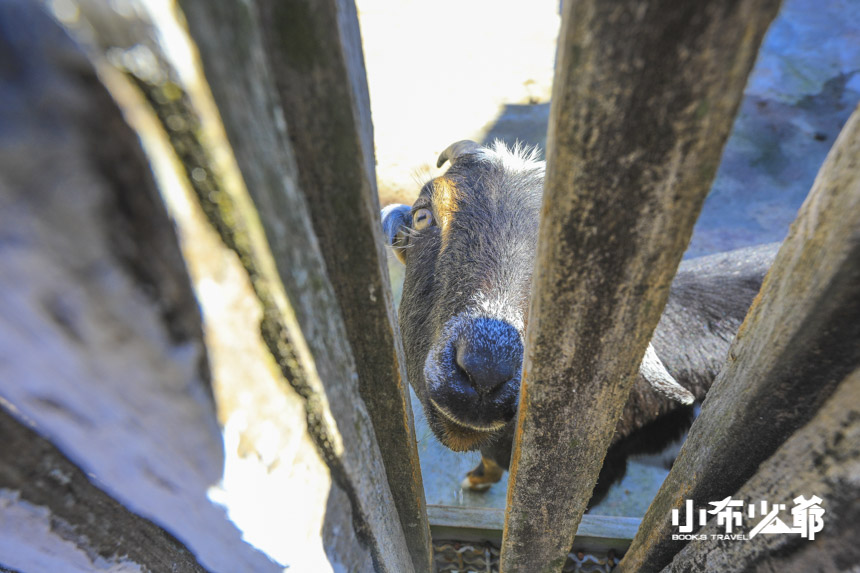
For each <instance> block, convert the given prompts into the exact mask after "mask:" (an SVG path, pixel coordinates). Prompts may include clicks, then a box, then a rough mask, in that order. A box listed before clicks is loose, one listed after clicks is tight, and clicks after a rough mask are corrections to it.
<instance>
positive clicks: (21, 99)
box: [0, 0, 279, 572]
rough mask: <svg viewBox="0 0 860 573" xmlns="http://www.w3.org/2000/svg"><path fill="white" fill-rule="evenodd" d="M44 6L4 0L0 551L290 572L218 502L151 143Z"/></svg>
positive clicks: (197, 343) (12, 555)
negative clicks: (60, 550) (60, 549)
mask: <svg viewBox="0 0 860 573" xmlns="http://www.w3.org/2000/svg"><path fill="white" fill-rule="evenodd" d="M43 6H45V5H43V4H42V3H38V2H30V1H27V0H9V1H7V2H3V3H0V30H3V32H2V33H0V36H2V40H0V61H2V62H3V64H2V65H0V125H2V126H3V128H2V129H0V212H2V213H3V224H2V230H0V236H2V238H0V269H2V271H0V293H2V295H0V403H2V404H3V408H4V409H5V410H4V413H3V414H2V416H3V429H2V432H3V437H2V439H0V442H2V444H3V445H2V448H0V449H2V453H0V458H2V459H0V467H2V470H0V472H2V476H3V477H2V478H0V480H2V482H3V483H2V485H0V488H2V490H3V495H2V496H0V497H2V500H0V505H2V506H3V509H2V511H0V514H2V517H0V521H2V522H3V528H2V529H3V531H0V538H2V539H3V540H4V541H5V542H6V543H9V542H10V541H9V540H11V539H16V540H18V543H16V544H15V546H14V547H12V548H10V547H9V546H8V545H6V546H4V547H3V548H2V549H0V560H2V562H3V564H4V565H6V566H9V567H13V568H15V569H19V570H21V571H36V570H40V571H41V570H44V571H66V570H69V571H71V570H88V569H92V568H99V567H100V566H97V565H98V561H99V559H105V560H108V559H110V560H111V561H113V560H114V557H118V558H119V557H121V556H122V555H124V554H127V555H129V556H132V555H133V556H134V559H135V560H137V561H138V562H141V563H144V562H148V563H154V564H156V565H154V566H152V567H147V569H152V570H167V571H169V570H172V569H171V567H170V566H169V565H168V564H166V563H165V560H166V559H169V558H170V557H171V556H172V557H175V558H176V559H177V560H178V561H177V563H178V564H180V565H181V566H182V567H184V569H182V570H201V569H207V570H211V571H255V572H267V571H276V570H279V568H278V567H277V566H275V564H273V563H272V562H270V561H269V560H268V559H267V558H266V557H265V556H264V555H262V554H261V553H259V552H257V551H256V550H255V549H253V548H252V547H251V546H250V545H248V544H247V543H245V542H244V541H242V539H241V534H240V532H239V531H238V530H237V529H236V527H235V526H234V525H233V524H232V523H231V522H230V521H229V520H227V519H226V517H225V514H224V511H223V508H221V507H218V506H216V505H215V504H213V503H212V502H211V501H210V500H209V499H208V498H207V492H208V490H209V488H210V486H212V485H213V484H215V483H217V482H218V480H219V479H220V478H221V475H222V469H223V464H224V457H223V443H222V441H221V434H220V430H219V428H218V424H217V420H216V415H215V408H214V404H213V399H212V392H211V387H210V380H209V368H208V362H207V358H206V351H205V348H204V343H203V333H202V327H201V320H200V313H199V310H198V306H197V302H196V300H195V298H194V294H193V291H192V288H191V284H190V281H189V278H188V271H187V268H186V266H185V264H184V261H183V258H182V255H181V252H180V248H179V245H178V241H177V236H176V232H175V228H174V225H173V222H172V221H171V219H170V218H169V217H168V214H167V211H166V209H165V206H164V203H163V201H162V199H161V196H160V194H159V191H158V188H157V187H156V185H155V182H154V181H153V177H152V173H151V171H150V165H149V162H148V161H147V157H146V156H145V155H144V154H143V152H142V150H141V147H140V141H139V140H138V137H137V135H136V134H135V132H134V131H133V130H132V129H130V128H129V126H128V125H127V124H126V122H125V121H124V118H123V115H122V114H121V112H120V110H119V109H118V108H117V106H116V104H115V103H114V101H113V100H112V98H111V96H110V94H109V93H108V91H107V90H106V89H105V87H104V86H103V85H102V83H101V82H100V81H99V77H98V76H97V74H96V72H95V70H94V69H93V66H92V65H91V63H90V61H89V60H88V59H87V57H86V56H85V55H84V54H83V52H82V50H81V49H80V47H79V46H78V45H76V44H75V43H74V42H73V41H72V40H71V39H70V38H69V37H68V36H67V35H66V33H65V32H64V31H63V30H62V29H61V28H60V27H59V26H58V25H57V23H56V21H55V20H54V19H53V18H51V17H50V15H48V14H46V13H44V12H43V9H44V8H43ZM6 411H8V412H12V413H13V414H14V416H15V418H16V419H17V420H18V421H23V422H24V423H25V424H26V426H29V428H34V429H35V430H36V432H38V435H39V436H42V438H44V439H42V438H40V437H38V436H37V435H36V434H35V433H34V432H33V431H31V430H30V429H29V428H27V427H26V426H22V425H21V424H17V423H15V422H14V421H13V420H12V419H11V418H9V417H8V415H7V414H6V413H5V412H6ZM46 440H47V441H49V442H50V443H51V444H52V445H49V444H48V443H47V442H46ZM60 452H62V455H60ZM13 498H14V499H13ZM134 514H137V515H138V516H141V517H140V518H138V517H136V516H135V515H134ZM22 515H23V517H21V516H22ZM13 516H19V517H21V519H20V520H19V519H18V518H17V517H13ZM4 518H5V521H4ZM114 520H115V521H114ZM25 522H26V523H27V524H28V526H32V529H25V528H24V523H25ZM150 522H151V523H150ZM65 525H68V526H69V527H70V529H69V530H68V531H67V530H65V529H63V527H64V526H65ZM156 526H157V527H156ZM160 528H163V530H164V531H169V532H170V534H171V535H172V536H175V539H174V538H173V537H171V535H167V534H165V533H164V531H162V530H161V529H160ZM64 536H65V540H64V539H63V538H64ZM84 537H86V539H84ZM57 538H59V543H61V545H62V544H65V545H63V546H64V547H66V548H67V549H68V548H69V546H70V545H71V546H73V547H74V548H77V549H78V550H77V551H71V552H70V553H69V554H67V553H64V555H66V556H67V557H68V558H69V559H70V561H69V563H68V565H69V567H68V568H67V567H64V566H62V565H58V566H56V567H54V566H47V565H44V563H45V561H44V560H45V559H46V558H47V556H48V553H49V551H47V550H46V549H45V545H43V542H44V543H45V544H49V543H51V544H52V543H53V542H56V541H57ZM147 545H150V546H151V547H150V548H149V549H147V548H146V546H147ZM182 546H184V547H185V548H187V549H183V548H182ZM90 549H92V550H90ZM161 550H163V551H164V552H165V553H164V554H163V555H162V556H161V557H158V556H156V555H153V553H152V551H155V552H156V553H157V552H159V551H161ZM72 554H74V555H77V556H78V557H80V556H81V555H82V556H83V559H84V560H85V563H84V564H83V565H81V566H80V567H73V563H72V561H71V559H72ZM79 554H80V555H79ZM75 559H77V558H75ZM91 562H92V563H91ZM198 562H199V564H198ZM162 564H163V566H162ZM109 566H110V564H108V565H106V566H105V568H108V567H109ZM120 568H123V569H125V568H126V567H120ZM132 568H133V567H132Z"/></svg>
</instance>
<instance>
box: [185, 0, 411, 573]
mask: <svg viewBox="0 0 860 573" xmlns="http://www.w3.org/2000/svg"><path fill="white" fill-rule="evenodd" d="M180 4H181V6H182V8H183V11H184V12H185V15H186V17H187V19H186V21H187V23H188V25H189V28H190V33H191V36H192V37H193V39H194V41H195V42H196V44H197V47H198V48H199V50H200V56H201V60H202V63H203V69H204V70H205V73H206V79H207V81H208V83H209V86H210V87H211V89H212V95H213V96H214V99H215V102H216V103H217V104H218V108H219V111H220V115H221V118H222V119H223V121H224V128H225V130H226V134H227V138H228V139H229V142H230V145H231V146H232V150H233V152H234V154H235V160H236V162H237V163H238V168H239V170H240V171H241V180H242V181H241V182H240V184H239V185H238V186H237V188H236V189H233V190H230V189H228V188H226V187H225V188H224V190H225V191H226V193H225V194H223V195H219V196H217V197H216V198H215V202H216V205H214V206H211V207H212V208H211V209H210V210H209V211H208V212H209V213H210V214H211V215H210V216H211V217H212V218H213V220H215V221H216V226H217V227H218V228H219V231H220V232H221V233H222V237H224V238H225V242H227V243H228V244H229V245H231V247H233V248H235V249H236V251H237V253H239V256H240V259H242V261H243V264H244V265H245V268H246V270H247V271H248V273H249V276H250V277H251V280H252V284H253V286H254V289H255V292H256V294H257V296H258V297H259V299H260V301H261V303H262V305H263V307H264V319H263V323H262V325H261V328H262V331H263V336H264V339H265V340H266V341H267V343H268V345H269V348H270V350H271V352H272V354H273V356H274V357H275V358H276V360H277V361H278V363H279V365H280V366H281V368H282V370H283V373H284V376H285V377H286V379H287V380H289V382H290V384H291V385H293V387H294V388H295V389H296V390H297V391H298V392H299V394H300V395H301V396H302V397H303V398H305V400H306V407H307V423H308V429H309V431H310V432H311V434H312V435H313V436H314V439H315V441H316V444H317V447H318V448H319V450H320V453H321V454H322V456H323V458H324V459H325V461H326V463H327V464H328V466H329V468H330V469H331V473H332V477H333V479H334V480H335V481H336V483H337V484H338V486H339V487H340V488H341V489H342V490H343V491H344V492H345V493H346V495H347V497H348V499H349V502H350V503H349V505H350V507H351V511H352V516H353V522H354V525H355V527H354V531H353V532H352V534H351V535H352V536H353V538H354V539H358V540H359V541H361V543H362V544H364V545H365V546H366V547H368V548H369V549H370V551H371V552H372V554H373V558H374V567H375V568H376V569H378V570H379V571H390V572H397V573H400V572H409V571H413V570H414V568H413V565H412V559H411V557H410V552H409V549H408V546H407V543H406V537H405V534H404V531H403V528H402V526H401V521H400V516H399V515H398V512H397V507H396V506H395V503H394V498H393V496H392V493H391V490H390V489H389V487H388V479H387V473H386V468H385V466H384V465H383V463H382V454H381V452H380V448H379V445H378V444H377V442H376V437H375V433H374V428H373V425H372V423H371V420H370V417H369V415H368V412H367V409H366V407H365V405H364V401H363V400H362V398H361V396H360V394H359V389H358V381H357V379H358V375H357V370H356V365H355V360H354V358H353V354H352V350H351V348H350V346H349V342H348V336H347V332H346V328H345V326H344V321H343V319H342V314H341V309H340V305H339V303H338V300H337V297H336V295H335V291H334V289H333V287H332V285H331V282H330V281H329V278H328V276H327V272H326V267H325V263H324V261H323V258H322V253H321V250H320V246H319V242H318V240H317V238H316V233H315V231H314V229H313V227H312V226H311V218H310V213H309V211H308V208H307V202H306V200H305V197H304V193H303V191H302V190H301V184H302V183H301V181H300V179H299V170H298V166H297V157H296V155H295V153H294V150H293V146H292V144H291V142H290V140H289V133H288V131H287V128H288V125H287V122H286V121H285V118H286V115H285V112H284V107H283V102H282V101H281V100H280V98H279V95H278V91H277V89H276V84H275V81H274V77H273V71H274V69H273V64H272V61H271V59H270V54H269V48H268V46H267V44H266V42H267V34H268V33H269V32H268V31H267V28H266V24H264V23H263V22H264V20H265V17H266V15H265V13H264V11H263V9H262V8H263V6H262V5H261V4H259V3H255V2H250V3H237V2H231V1H226V0H224V1H217V2H212V1H209V0H183V1H182V2H180ZM297 33H299V35H301V38H299V37H295V36H294V37H292V40H293V41H303V40H309V41H310V40H312V39H313V38H315V37H314V36H312V35H309V34H310V33H311V30H305V29H302V30H299V31H298V32H297ZM327 33H328V34H330V35H329V36H327V37H324V38H317V39H318V40H320V41H322V43H323V44H322V45H320V44H318V43H315V42H314V41H311V43H310V44H309V45H307V46H305V47H309V48H314V47H316V49H320V50H323V49H327V42H330V41H332V42H336V41H338V40H337V38H338V30H337V29H334V28H332V29H328V30H327ZM302 34H304V35H302ZM285 41H286V40H285ZM302 54H303V56H304V57H306V58H308V60H307V61H305V63H306V64H307V63H309V62H312V61H313V60H314V58H315V57H317V56H321V53H318V52H314V51H313V50H312V51H310V52H303V53H302ZM353 150H354V151H355V152H359V151H361V149H360V148H359V147H357V146H355V147H353ZM361 162H362V163H363V162H364V157H362V158H361ZM365 172H366V173H368V171H367V170H366V169H365ZM192 178H193V173H192ZM242 183H243V184H244V185H242ZM246 189H247V191H245V190H246ZM246 192H247V193H249V194H250V199H251V200H252V201H253V205H251V204H250V202H249V201H248V197H247V196H246V195H245V193H246ZM225 200H226V201H228V202H229V207H228V208H225V207H224V201H225ZM203 201H204V202H205V201H206V199H205V198H204V199H203ZM262 235H264V237H263V236H262ZM369 295H370V293H369V292H368V296H369ZM379 296H384V295H382V293H381V291H380V292H379ZM398 416H399V418H398V419H399V420H403V412H401V413H400V414H398ZM406 479H410V480H412V479H415V476H414V475H413V476H408V477H407V478H406ZM413 502H415V503H417V500H413ZM346 533H347V532H345V531H341V532H340V533H339V535H342V536H343V535H346ZM329 541H330V542H331V545H330V546H327V549H329V550H330V551H331V553H332V555H334V556H337V554H338V552H339V551H341V549H340V548H339V546H338V543H339V542H340V541H339V540H337V539H330V540H329Z"/></svg>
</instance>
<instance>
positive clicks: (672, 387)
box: [639, 342, 696, 406]
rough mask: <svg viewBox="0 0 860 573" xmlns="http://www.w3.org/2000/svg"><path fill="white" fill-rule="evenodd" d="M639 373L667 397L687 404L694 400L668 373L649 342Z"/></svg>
mask: <svg viewBox="0 0 860 573" xmlns="http://www.w3.org/2000/svg"><path fill="white" fill-rule="evenodd" d="M639 373H640V374H641V375H642V376H643V377H644V378H645V380H647V381H648V383H649V384H651V387H652V388H653V389H654V390H656V391H657V392H658V393H660V394H662V395H663V396H666V397H667V398H670V399H672V400H675V401H677V402H680V403H681V404H685V405H688V406H689V405H690V404H692V403H693V402H694V401H695V400H696V397H695V396H693V394H692V393H690V391H689V390H687V389H686V388H684V387H683V386H681V385H680V384H678V381H677V380H675V378H674V377H672V375H671V374H669V371H668V370H666V367H665V366H664V365H663V361H662V360H660V357H659V356H657V351H655V350H654V347H653V346H651V343H650V342H649V343H648V350H646V351H645V357H644V358H643V359H642V364H640V365H639Z"/></svg>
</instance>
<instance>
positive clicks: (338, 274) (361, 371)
mask: <svg viewBox="0 0 860 573" xmlns="http://www.w3.org/2000/svg"><path fill="white" fill-rule="evenodd" d="M258 6H259V10H260V14H261V19H260V24H261V27H262V33H263V39H264V42H265V45H266V54H267V56H268V59H269V62H270V65H271V67H272V72H273V74H272V75H273V78H274V79H275V86H276V87H277V90H278V96H279V102H280V105H281V108H282V109H283V110H284V115H285V117H286V121H287V130H288V132H289V135H290V143H291V144H292V148H293V153H294V154H295V157H296V166H297V168H298V181H299V189H300V190H301V192H302V194H303V195H304V197H305V199H306V201H307V205H308V211H309V213H310V216H311V221H312V223H313V228H314V231H315V232H316V235H317V239H318V240H319V245H320V250H321V252H322V255H323V258H324V259H325V266H326V270H327V273H328V277H329V280H330V281H331V283H332V286H333V287H334V291H335V294H336V295H337V300H338V303H339V304H340V310H341V314H342V315H343V319H344V326H345V327H346V334H347V337H348V340H349V345H350V347H351V348H352V353H353V356H355V358H356V369H357V373H358V384H359V391H360V393H361V397H362V398H363V399H364V402H365V404H366V405H367V411H368V413H369V414H370V418H371V420H372V421H373V428H374V430H375V434H376V440H377V442H378V443H379V447H380V450H381V452H382V460H383V463H384V464H385V469H386V473H387V475H388V484H389V486H390V488H391V492H392V494H393V496H394V503H395V505H396V507H397V510H398V514H399V516H400V521H401V523H402V524H403V529H404V532H405V533H406V542H407V544H408V545H409V550H410V553H411V554H412V558H413V563H414V565H415V569H416V570H418V571H421V570H425V569H427V568H428V567H430V566H431V563H432V560H431V546H430V528H429V525H428V523H427V512H426V502H425V499H424V484H423V480H422V479H421V467H420V465H419V462H418V448H417V443H416V439H415V430H414V427H413V418H412V405H411V402H410V399H409V390H408V385H407V382H406V369H405V360H404V357H403V347H402V344H401V341H400V333H399V328H398V325H397V317H396V313H395V310H394V304H393V300H392V294H391V286H390V284H389V280H388V268H387V265H386V253H385V247H384V245H385V241H384V239H383V237H382V233H381V230H382V226H381V222H380V216H379V200H378V197H377V190H376V170H375V160H374V153H373V150H374V145H373V126H372V124H371V121H370V98H369V96H368V91H367V79H366V76H365V68H364V57H363V54H362V48H361V35H360V32H359V27H358V16H357V14H356V9H355V5H354V3H353V2H352V0H324V1H320V0H295V1H292V2H281V1H273V0H260V1H259V2H258Z"/></svg>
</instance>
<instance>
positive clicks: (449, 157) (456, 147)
mask: <svg viewBox="0 0 860 573" xmlns="http://www.w3.org/2000/svg"><path fill="white" fill-rule="evenodd" d="M479 149H481V146H480V145H479V144H477V143H475V142H474V141H470V140H468V139H464V140H462V141H458V142H457V143H452V144H451V145H449V146H448V148H447V149H445V151H443V152H442V153H440V154H439V159H438V160H437V161H436V167H442V165H444V163H445V162H446V161H450V162H451V165H453V164H454V163H455V162H456V161H457V160H458V159H459V158H461V157H463V156H464V155H474V154H475V153H477V152H478V150H479Z"/></svg>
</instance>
